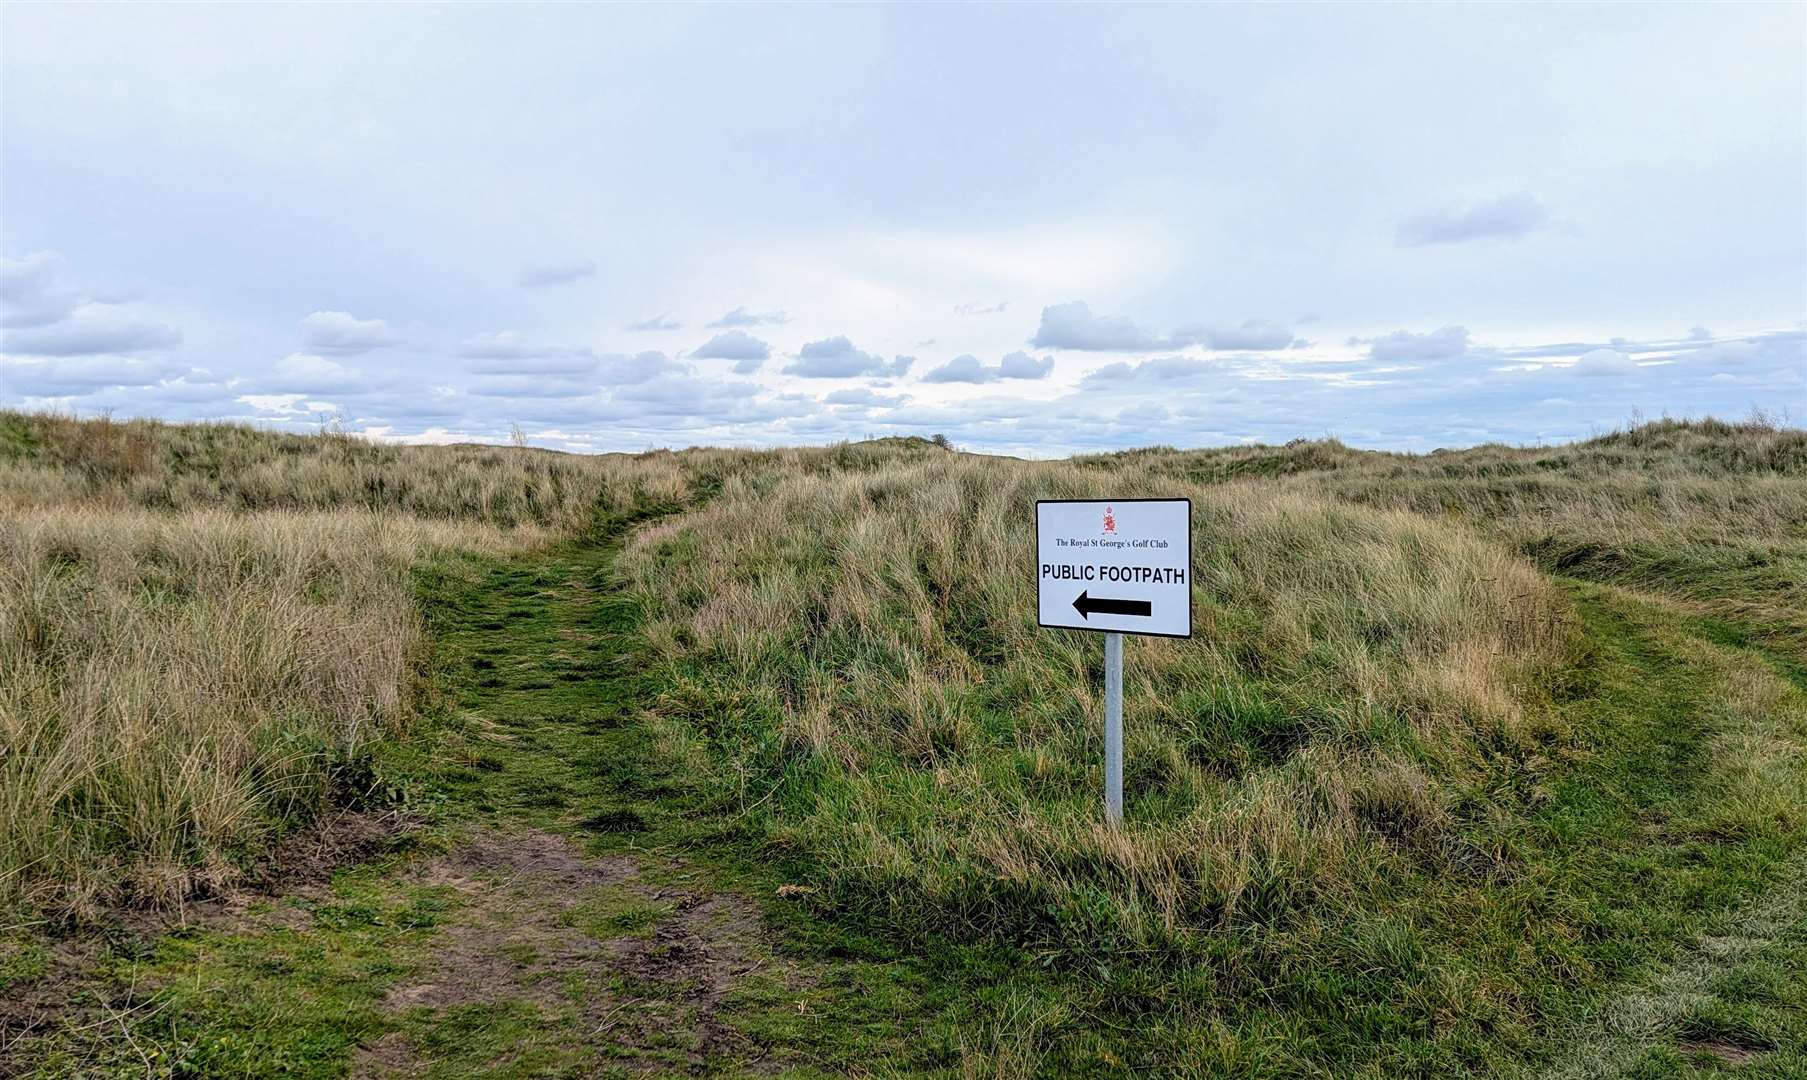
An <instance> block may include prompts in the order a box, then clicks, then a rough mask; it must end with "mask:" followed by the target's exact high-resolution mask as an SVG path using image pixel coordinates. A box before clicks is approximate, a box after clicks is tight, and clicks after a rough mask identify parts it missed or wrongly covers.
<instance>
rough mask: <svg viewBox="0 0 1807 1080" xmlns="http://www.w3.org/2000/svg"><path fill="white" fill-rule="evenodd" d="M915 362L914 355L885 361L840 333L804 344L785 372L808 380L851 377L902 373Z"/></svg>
mask: <svg viewBox="0 0 1807 1080" xmlns="http://www.w3.org/2000/svg"><path fill="white" fill-rule="evenodd" d="M914 362H915V357H910V356H899V357H897V358H896V359H895V360H893V361H891V362H890V363H886V362H885V360H884V359H883V358H882V357H879V356H874V355H873V354H871V353H869V352H863V351H861V350H859V349H856V348H854V345H853V342H851V341H849V340H847V338H846V337H845V336H837V337H831V338H824V339H822V340H821V341H812V342H810V343H809V344H807V345H805V346H803V348H802V349H801V350H799V351H798V353H797V359H796V361H795V362H794V363H791V364H789V365H787V366H786V367H785V369H784V371H785V374H787V375H801V376H803V377H804V378H806V379H848V378H853V377H855V376H859V375H879V376H883V375H902V374H904V373H905V372H907V371H909V370H910V365H911V364H912V363H914Z"/></svg>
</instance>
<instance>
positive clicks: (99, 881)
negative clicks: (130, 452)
mask: <svg viewBox="0 0 1807 1080" xmlns="http://www.w3.org/2000/svg"><path fill="white" fill-rule="evenodd" d="M518 540H519V537H518V536H514V535H509V534H505V533H503V532H501V531H500V530H496V529H494V528H493V527H483V526H473V525H470V524H467V523H460V524H452V523H443V522H428V521H424V520H421V519H417V518H393V517H391V518H387V519H385V518H379V517H377V516H375V515H371V514H368V513H363V512H340V513H311V514H308V513H284V512H270V513H262V514H250V515H237V514H229V513H225V512H221V511H196V512H192V513H188V514H182V515H161V514H155V513H151V512H147V511H121V510H95V509H84V508H75V509H46V510H33V511H26V512H15V513H13V514H10V515H9V516H7V517H6V518H5V519H4V521H0V899H6V900H15V901H16V900H25V901H27V902H29V903H31V904H33V905H34V906H39V907H45V908H54V909H62V910H67V911H73V912H77V913H80V912H84V911H92V909H93V908H94V906H95V905H96V904H97V903H99V902H101V901H104V900H110V899H121V898H143V899H148V900H152V901H158V902H171V901H178V900H180V899H181V898H183V897H184V896H185V895H187V894H188V893H189V892H190V891H191V890H193V889H195V888H206V887H210V886H218V885H221V884H224V883H225V882H227V881H229V880H230V879H231V878H232V877H233V876H234V875H235V874H236V873H237V872H238V866H237V863H236V862H235V859H234V856H236V855H241V854H243V853H244V852H246V851H247V850H253V849H255V848H256V846H257V845H258V844H259V843H260V842H261V841H262V840H263V839H264V838H265V837H266V836H267V835H268V833H269V832H270V830H271V829H272V828H274V827H275V826H277V825H278V824H279V823H280V822H282V821H284V820H289V821H293V820H296V819H299V818H303V817H305V816H307V815H309V814H311V813H312V812H313V811H315V810H316V809H318V808H319V807H320V806H321V805H322V804H323V803H324V802H326V801H327V800H328V798H329V797H330V796H332V795H333V794H334V791H333V788H334V786H335V785H337V784H341V783H355V782H357V780H358V777H357V776H356V775H355V773H356V769H357V766H358V763H359V761H360V759H361V756H362V752H363V751H364V750H365V749H366V748H367V746H368V745H369V744H370V743H372V742H373V741H375V740H379V739H383V738H386V737H389V736H391V735H393V734H395V733H396V732H397V731H398V729H399V728H400V727H401V726H402V725H403V724H404V723H405V721H406V719H407V717H408V715H409V708H410V701H409V691H410V683H411V669H410V663H411V660H412V659H413V656H414V652H415V649H416V646H417V644H418V640H419V635H420V625H419V622H418V619H417V618H416V616H415V614H414V608H413V603H412V595H411V593H410V589H409V583H408V568H409V566H410V565H411V564H412V563H413V562H415V561H416V560H417V559H419V558H421V557H422V556H423V555H425V554H426V553H427V552H429V551H431V550H433V549H454V548H455V549H460V550H470V549H473V548H478V549H483V550H488V551H492V552H499V551H503V550H506V549H508V548H510V547H512V546H513V545H514V544H515V543H517V542H518Z"/></svg>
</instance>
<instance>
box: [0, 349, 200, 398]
mask: <svg viewBox="0 0 1807 1080" xmlns="http://www.w3.org/2000/svg"><path fill="white" fill-rule="evenodd" d="M187 373H188V369H187V368H184V367H182V366H180V365H174V364H167V363H161V362H157V361H149V360H134V359H129V358H126V357H121V356H105V357H93V358H88V357H83V358H72V359H56V360H17V359H0V387H4V388H5V389H6V390H7V391H8V392H9V393H17V394H20V395H25V396H31V397H64V396H68V395H72V394H87V393H91V392H93V391H96V390H102V389H107V388H111V387H121V386H125V387H145V386H154V385H156V384H158V383H161V382H163V381H164V380H166V379H175V378H178V377H180V376H182V375H184V374H187Z"/></svg>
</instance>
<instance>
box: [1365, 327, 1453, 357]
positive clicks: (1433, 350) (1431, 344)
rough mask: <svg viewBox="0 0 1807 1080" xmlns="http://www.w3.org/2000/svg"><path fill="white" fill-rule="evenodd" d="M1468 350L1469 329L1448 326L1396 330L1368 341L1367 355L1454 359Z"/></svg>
mask: <svg viewBox="0 0 1807 1080" xmlns="http://www.w3.org/2000/svg"><path fill="white" fill-rule="evenodd" d="M1467 351H1468V331H1467V329H1465V328H1464V327H1460V326H1445V327H1442V328H1440V329H1437V330H1432V331H1431V332H1429V333H1427V334H1414V333H1412V332H1410V331H1408V330H1395V331H1394V332H1392V333H1391V334H1388V335H1387V336H1385V337H1379V338H1375V339H1373V340H1372V341H1370V342H1368V359H1370V360H1386V361H1401V360H1403V361H1419V360H1452V359H1454V358H1455V357H1458V356H1461V355H1462V354H1463V353H1465V352H1467Z"/></svg>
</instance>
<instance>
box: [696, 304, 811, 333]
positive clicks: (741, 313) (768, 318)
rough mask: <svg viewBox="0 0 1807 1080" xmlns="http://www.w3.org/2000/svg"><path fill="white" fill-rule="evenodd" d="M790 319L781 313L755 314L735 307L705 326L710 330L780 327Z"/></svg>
mask: <svg viewBox="0 0 1807 1080" xmlns="http://www.w3.org/2000/svg"><path fill="white" fill-rule="evenodd" d="M790 321H791V317H790V316H789V315H786V314H785V313H784V312H782V311H766V312H756V311H748V310H747V309H746V308H744V307H737V308H735V309H734V310H733V311H730V312H728V313H727V314H726V315H723V316H722V317H721V318H719V319H716V320H715V321H714V322H711V323H709V324H708V325H707V328H708V329H710V330H726V329H729V328H731V327H736V326H782V325H783V324H785V323H787V322H790Z"/></svg>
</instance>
